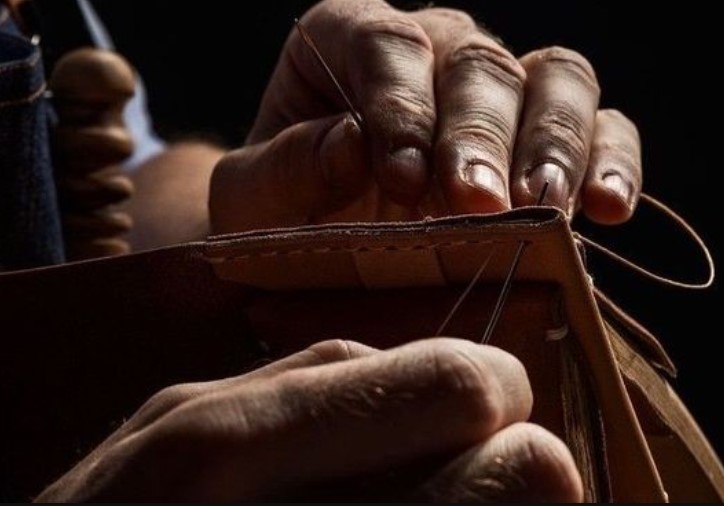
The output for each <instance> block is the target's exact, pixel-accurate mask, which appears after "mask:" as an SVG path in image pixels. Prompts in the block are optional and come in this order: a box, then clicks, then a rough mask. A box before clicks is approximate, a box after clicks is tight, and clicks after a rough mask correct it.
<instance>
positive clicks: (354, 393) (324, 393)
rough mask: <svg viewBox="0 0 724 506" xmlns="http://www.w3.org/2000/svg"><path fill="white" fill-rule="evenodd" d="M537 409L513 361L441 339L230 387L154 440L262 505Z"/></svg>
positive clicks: (455, 443)
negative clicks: (183, 450)
mask: <svg viewBox="0 0 724 506" xmlns="http://www.w3.org/2000/svg"><path fill="white" fill-rule="evenodd" d="M531 409H532V394H531V390H530V385H529V384H528V381H527V376H526V374H525V371H524V369H523V366H522V365H521V364H520V362H518V361H517V360H516V359H515V358H514V357H512V355H509V354H507V353H505V352H503V351H502V350H499V349H497V348H492V347H488V346H480V345H477V344H474V343H471V342H469V341H462V340H456V339H433V340H426V341H420V342H416V343H412V344H409V345H406V346H402V347H400V348H397V349H393V350H389V351H386V352H380V353H377V354H375V355H372V356H368V357H364V358H360V359H355V360H350V361H346V362H339V363H335V364H330V365H322V366H319V367H312V368H305V369H299V370H294V371H290V372H287V373H284V374H282V375H280V376H276V377H275V378H274V379H272V380H270V381H268V382H266V383H263V384H262V383H260V382H252V383H247V384H245V385H242V386H240V387H238V388H230V389H229V390H227V391H226V392H225V393H223V394H215V395H214V396H213V397H210V398H207V399H201V400H199V401H198V402H196V403H189V404H187V405H185V406H183V407H182V408H180V409H177V410H176V411H174V412H172V413H171V414H170V415H169V417H167V419H166V420H165V422H166V423H165V424H164V427H163V430H162V431H161V432H160V433H159V432H157V433H156V438H157V441H159V442H161V443H162V446H161V448H167V451H168V452H170V453H172V454H174V455H178V452H179V448H184V447H185V448H189V447H190V448H192V449H195V450H193V451H192V453H191V454H189V455H186V456H185V459H184V460H185V461H194V462H203V463H204V466H205V467H206V468H207V469H208V470H209V472H212V471H211V470H214V469H217V470H218V473H216V472H215V471H214V472H213V474H214V475H215V476H217V479H216V481H215V482H214V483H213V487H210V490H209V494H212V495H211V497H210V498H212V499H214V500H239V499H244V500H252V499H263V498H268V497H270V496H273V497H279V496H281V497H283V496H284V494H288V493H293V492H295V491H298V489H299V487H303V486H307V485H310V484H315V483H318V482H319V481H320V480H333V479H336V478H345V477H351V476H358V475H362V474H367V473H375V472H381V471H384V470H387V469H392V468H394V467H395V466H399V465H401V464H405V463H408V462H412V461H414V460H415V459H417V458H419V457H421V456H425V455H434V454H436V453H438V452H441V451H446V450H453V449H459V448H461V447H465V446H467V445H473V444H475V443H477V442H481V441H484V440H485V439H486V438H488V437H489V436H490V435H492V434H494V433H495V432H497V431H498V430H499V429H500V428H502V427H505V426H507V425H510V424H512V423H515V422H517V421H522V420H525V419H527V418H528V416H529V415H530V411H531ZM201 413H203V416H199V414H201ZM210 421H211V422H213V423H212V424H211V425H210V424H209V422H210ZM159 429H160V427H159ZM199 434H201V435H202V437H203V439H202V440H201V441H199ZM189 438H190V441H186V440H187V439H189ZM184 442H185V443H186V444H184ZM200 443H202V444H200ZM155 448H156V449H158V448H159V447H158V445H156V446H155ZM310 451H313V454H310V453H309V452H310ZM197 453H198V454H197ZM184 465H185V464H184ZM170 474H173V473H170ZM206 474H208V473H206ZM224 477H226V479H224ZM207 499H208V497H207Z"/></svg>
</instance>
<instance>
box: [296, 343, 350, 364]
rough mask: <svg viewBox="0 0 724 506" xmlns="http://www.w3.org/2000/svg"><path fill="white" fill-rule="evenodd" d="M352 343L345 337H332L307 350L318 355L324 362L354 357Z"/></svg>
mask: <svg viewBox="0 0 724 506" xmlns="http://www.w3.org/2000/svg"><path fill="white" fill-rule="evenodd" d="M351 344H352V343H350V342H349V341H346V340H344V339H330V340H328V341H322V342H321V343H316V344H313V345H312V346H310V347H309V348H307V351H308V352H310V353H312V354H314V355H316V356H317V357H318V358H319V359H320V362H322V363H326V362H336V361H341V360H349V359H351V358H352V352H351V350H350V345H351Z"/></svg>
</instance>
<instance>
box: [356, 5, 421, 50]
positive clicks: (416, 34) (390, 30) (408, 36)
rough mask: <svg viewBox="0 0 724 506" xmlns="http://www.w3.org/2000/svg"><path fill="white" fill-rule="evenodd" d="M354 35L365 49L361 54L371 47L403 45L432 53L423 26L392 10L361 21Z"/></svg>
mask: <svg viewBox="0 0 724 506" xmlns="http://www.w3.org/2000/svg"><path fill="white" fill-rule="evenodd" d="M353 37H354V38H353V40H354V43H355V45H356V46H357V47H358V48H359V49H361V50H362V51H363V52H362V53H361V54H366V53H367V51H369V49H370V48H375V49H377V48H380V46H384V47H389V46H390V45H392V46H399V45H402V46H404V47H406V48H408V49H413V50H415V51H419V52H421V53H427V54H429V55H432V42H431V41H430V37H428V35H427V33H426V32H425V30H424V29H423V28H422V26H420V24H419V23H417V22H416V21H415V20H413V19H411V18H409V17H407V16H403V15H395V14H392V13H390V12H385V15H384V16H381V17H379V16H377V17H373V18H372V19H368V20H365V21H362V22H361V23H359V24H358V25H357V26H356V29H355V31H354V33H353Z"/></svg>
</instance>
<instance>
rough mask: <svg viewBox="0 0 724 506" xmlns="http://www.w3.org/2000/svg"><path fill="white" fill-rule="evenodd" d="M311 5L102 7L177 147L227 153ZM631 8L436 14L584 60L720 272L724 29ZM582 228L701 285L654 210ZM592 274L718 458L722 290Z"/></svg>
mask: <svg viewBox="0 0 724 506" xmlns="http://www.w3.org/2000/svg"><path fill="white" fill-rule="evenodd" d="M313 3H314V2H311V1H301V0H294V1H280V0H274V1H270V0H266V1H258V0H245V1H244V2H229V1H223V0H205V1H204V2H198V3H194V4H192V3H187V2H179V1H178V0H175V1H174V0H155V1H153V2H143V3H140V2H120V1H116V2H109V1H104V2H97V7H98V9H99V11H100V12H101V14H102V16H103V18H104V20H105V21H106V23H107V24H108V26H109V28H110V30H111V33H112V35H113V36H114V38H115V39H116V43H117V45H118V48H119V50H120V51H121V52H123V53H124V54H125V55H126V56H127V57H128V58H129V59H130V60H131V61H132V62H133V63H134V64H135V65H136V66H137V67H138V69H139V70H140V71H141V73H142V74H143V76H144V77H145V79H146V81H147V84H148V87H149V92H150V103H151V109H152V111H153V113H154V116H155V118H156V122H157V127H158V129H159V131H160V132H162V133H163V134H164V135H165V136H170V137H178V136H187V135H193V134H203V135H207V136H208V135H210V134H211V135H214V136H216V137H217V138H218V139H220V140H223V141H224V142H226V143H227V144H229V145H233V144H235V143H236V144H238V143H240V142H241V141H242V139H243V138H244V134H245V131H246V130H247V129H248V128H249V127H250V125H251V123H252V121H253V119H254V115H255V113H256V108H257V105H258V103H259V98H260V96H261V93H262V91H263V89H264V86H265V83H266V81H267V79H268V77H269V75H270V74H271V71H272V69H273V66H274V64H275V62H276V57H277V55H278V53H279V51H280V48H281V46H282V44H283V42H284V39H285V37H286V35H287V33H288V31H289V30H290V28H291V26H292V22H293V19H294V18H295V17H298V16H300V15H301V14H303V13H304V11H305V10H306V9H307V8H308V7H309V6H310V5H312V4H313ZM396 4H397V5H401V6H414V5H415V4H413V3H411V2H396ZM633 4H634V2H628V3H624V2H580V1H573V0H570V1H561V0H558V1H553V2H543V1H539V2H530V3H522V2H510V1H503V0H499V1H496V2H493V1H472V0H470V1H456V2H453V1H451V2H440V3H439V4H438V5H445V6H458V7H462V8H465V10H467V11H469V12H470V13H472V14H474V15H475V16H476V18H477V19H478V20H480V21H481V22H483V23H484V24H485V25H486V26H487V27H488V28H489V29H491V30H492V31H494V32H496V33H498V34H499V35H500V36H501V37H502V38H503V39H504V40H505V42H506V44H507V45H508V46H509V47H510V48H511V49H512V50H513V51H514V52H515V53H516V54H518V55H522V54H524V53H525V52H527V51H529V50H532V49H535V48H539V47H542V46H547V45H552V44H558V45H564V46H568V47H571V48H574V49H577V50H578V51H580V52H581V53H583V54H584V55H586V56H587V57H588V58H589V59H590V61H591V62H592V63H593V65H594V67H595V68H596V69H597V72H598V76H599V80H600V83H601V87H602V90H603V96H602V106H604V107H615V108H617V109H620V110H622V111H624V112H625V113H626V114H627V115H628V116H629V117H631V118H632V119H633V120H634V121H635V122H636V123H637V124H638V126H639V128H640V131H641V135H642V139H643V144H644V166H645V190H646V191H648V192H650V193H652V194H654V195H656V196H658V197H659V198H661V199H662V200H664V201H665V202H667V203H668V204H670V205H671V206H672V207H673V208H674V209H676V210H677V211H679V212H680V213H681V214H682V215H683V216H685V217H686V218H687V219H688V220H689V222H690V223H691V224H692V225H693V226H694V227H695V228H697V229H698V230H699V231H700V232H701V233H702V235H703V237H704V239H705V240H706V241H707V242H708V243H709V245H710V246H711V248H712V251H713V253H714V256H715V259H716V260H718V259H720V258H721V254H720V252H721V247H722V242H721V235H720V232H719V228H718V223H717V218H716V216H718V212H719V205H720V203H721V200H722V197H721V195H720V189H719V185H718V184H717V183H716V182H715V180H714V178H715V176H716V174H717V172H719V171H720V164H721V162H720V159H721V155H720V153H721V147H722V143H723V142H724V141H723V140H722V139H721V132H722V129H721V126H720V122H721V119H720V112H719V109H720V108H719V99H720V92H719V90H720V89H721V86H720V83H719V82H718V81H717V79H716V78H715V77H714V75H713V72H714V70H718V69H717V67H718V65H719V64H718V57H719V55H718V51H717V45H716V41H717V39H718V37H719V35H720V34H721V33H722V28H720V27H719V26H717V22H718V20H717V18H716V16H715V15H714V13H713V12H711V10H712V9H709V10H708V11H707V10H706V9H705V8H702V7H700V6H698V5H696V4H695V3H691V2H687V3H671V4H672V6H675V7H671V8H664V7H657V8H656V9H648V10H646V9H643V8H642V7H639V6H638V5H637V6H636V12H632V9H633V8H634V7H633ZM141 5H143V7H140V6H141ZM417 5H420V3H419V2H418V3H417ZM576 228H579V229H580V230H583V231H585V232H587V233H588V234H589V235H591V236H593V237H595V238H597V239H599V240H600V241H602V242H604V243H606V244H610V245H612V246H613V247H614V248H616V249H617V250H619V251H621V252H623V253H624V254H626V255H627V256H630V257H631V258H634V259H636V260H637V261H638V262H640V263H642V264H644V265H647V266H650V267H652V268H653V269H655V270H658V271H663V272H666V273H669V274H671V275H672V276H674V277H685V278H692V277H693V278H697V277H698V278H701V277H702V276H703V275H704V268H703V267H702V260H701V256H700V255H699V254H698V253H697V251H696V249H695V248H693V247H692V246H691V242H690V241H688V240H687V239H686V237H685V236H684V235H682V234H681V233H679V232H678V231H677V230H676V229H675V228H674V227H672V226H671V225H670V223H669V222H667V220H665V219H664V218H662V217H659V216H657V215H655V214H654V213H652V212H650V211H648V210H646V209H642V210H641V211H640V212H639V213H638V215H637V218H636V219H635V220H634V221H633V223H632V224H630V225H627V226H625V227H619V228H617V229H616V230H615V231H613V232H611V231H604V230H601V229H600V228H595V227H591V226H590V224H587V223H585V222H584V221H582V220H581V221H577V222H576ZM591 271H592V273H593V275H594V277H595V279H596V282H597V284H598V285H599V286H601V287H603V288H604V289H605V290H606V291H607V292H608V293H609V295H610V296H611V297H612V298H613V299H614V300H616V301H618V302H619V303H620V304H621V305H622V306H623V307H624V308H626V309H627V310H628V311H629V312H630V313H631V314H632V315H633V316H635V317H636V318H637V319H639V320H640V321H641V322H642V323H644V325H646V326H647V327H648V328H649V329H651V330H652V331H653V332H654V333H655V334H656V335H657V336H659V338H660V339H661V340H662V341H663V342H664V344H665V346H666V348H667V349H668V351H669V353H670V354H671V356H672V357H673V359H674V361H675V362H676V363H677V364H678V366H679V369H680V377H679V379H678V380H677V381H676V382H675V383H674V386H675V388H676V389H677V390H678V391H679V392H680V394H681V395H682V397H683V398H684V399H685V401H686V402H687V404H688V406H689V407H690V409H691V411H692V412H693V413H694V415H695V416H696V418H697V419H698V420H699V422H700V424H701V425H702V427H703V429H704V431H705V432H706V433H707V434H708V435H709V436H710V438H711V440H712V442H713V443H714V445H715V447H716V448H717V449H718V451H719V453H720V454H721V453H722V450H724V431H722V430H721V427H720V425H721V421H722V417H721V416H720V415H719V400H720V399H721V393H720V390H719V388H720V386H721V383H722V381H721V378H722V368H723V367H724V365H723V364H722V360H721V358H720V356H721V355H720V353H719V352H718V350H719V349H720V345H719V343H718V342H717V341H718V339H719V337H717V336H721V334H720V330H719V329H718V326H717V323H718V321H717V317H718V316H719V314H720V313H719V311H721V309H722V308H721V303H720V288H719V286H715V287H714V288H713V289H710V290H708V291H705V292H687V291H682V290H679V289H672V288H667V287H664V286H660V285H658V284H654V283H651V282H649V281H646V280H643V279H641V278H640V277H638V276H637V275H636V274H633V273H631V272H628V271H625V270H622V269H620V268H618V267H615V266H612V265H611V264H610V263H609V262H607V261H605V260H601V259H598V258H596V257H595V256H594V257H593V258H592V265H591Z"/></svg>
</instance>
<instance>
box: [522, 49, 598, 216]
mask: <svg viewBox="0 0 724 506" xmlns="http://www.w3.org/2000/svg"><path fill="white" fill-rule="evenodd" d="M521 63H522V65H523V67H524V68H525V69H526V72H527V75H528V80H527V81H526V89H525V107H524V110H523V117H522V122H521V128H520V131H519V134H518V140H517V141H516V146H515V154H514V162H513V176H512V181H511V196H512V199H513V204H514V205H515V206H525V205H534V204H535V203H536V202H537V201H538V198H539V196H540V194H541V192H542V189H543V187H544V185H545V182H546V181H548V183H549V187H548V190H547V192H546V197H545V201H544V204H548V205H553V206H556V207H558V208H560V209H562V210H563V211H565V212H568V213H572V212H573V211H574V210H575V206H576V201H577V199H578V191H579V189H580V187H581V184H582V182H583V179H584V177H585V174H586V170H587V168H588V157H589V154H590V148H591V142H592V139H593V131H594V126H595V119H596V111H597V109H598V101H599V96H600V89H599V86H598V82H597V80H596V75H595V72H594V71H593V68H592V67H591V65H590V63H589V62H588V61H587V60H586V59H585V58H583V57H582V56H581V55H580V54H578V53H576V52H574V51H571V50H568V49H564V48H559V47H552V48H548V49H542V50H539V51H534V52H532V53H529V54H527V55H526V56H524V57H523V58H522V59H521Z"/></svg>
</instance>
